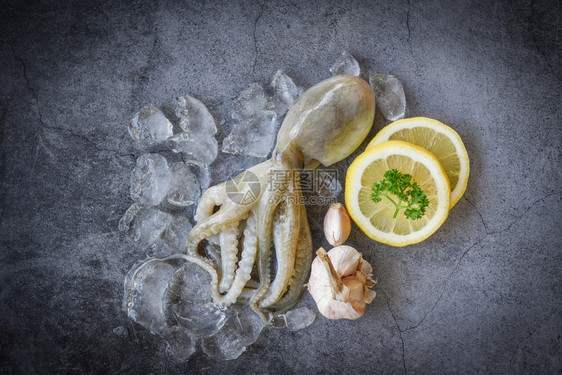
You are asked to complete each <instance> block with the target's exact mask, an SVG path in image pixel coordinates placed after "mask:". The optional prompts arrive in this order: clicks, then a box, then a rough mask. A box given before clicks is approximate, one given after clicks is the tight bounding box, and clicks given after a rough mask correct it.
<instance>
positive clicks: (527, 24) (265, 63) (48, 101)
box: [0, 0, 562, 374]
mask: <svg viewBox="0 0 562 375" xmlns="http://www.w3.org/2000/svg"><path fill="white" fill-rule="evenodd" d="M64 3H66V2H53V1H40V2H29V3H28V4H27V5H21V4H20V5H16V4H17V2H14V3H13V4H10V3H6V4H4V5H3V6H2V8H3V9H2V10H0V12H1V16H0V41H1V42H0V62H1V64H0V66H1V69H0V184H1V185H0V186H1V187H0V213H1V219H0V220H1V222H0V266H1V269H0V344H1V346H0V372H7V373H40V372H41V373H53V372H58V373H78V372H80V373H82V372H85V373H105V372H106V371H110V372H125V373H128V372H133V371H134V372H140V373H148V372H154V373H162V372H170V373H191V372H199V371H201V372H203V373H232V372H233V371H235V372H242V371H244V372H249V373H271V374H274V373H281V372H283V373H291V372H294V373H297V372H298V373H303V372H304V373H321V372H322V373H343V372H348V373H368V372H370V373H374V372H376V373H396V374H401V373H405V372H407V373H429V374H438V373H529V372H533V373H550V374H554V373H559V372H560V371H561V370H562V363H561V358H562V348H561V335H562V312H561V311H562V310H561V299H562V284H561V280H562V278H561V277H562V258H561V257H562V255H561V248H562V234H561V229H560V228H561V225H562V215H561V214H560V208H561V204H560V203H561V193H562V187H561V183H562V178H561V177H562V176H561V164H560V163H561V160H560V159H561V143H562V129H561V123H560V110H561V108H560V107H561V104H560V103H561V99H560V93H561V89H562V87H561V83H560V77H561V75H562V67H561V64H560V55H559V54H560V51H559V46H560V44H559V43H560V41H559V34H560V12H561V9H560V2H555V1H553V2H550V3H549V2H546V1H538V0H537V1H525V2H522V1H515V2H511V1H504V2H494V3H489V2H487V1H480V2H474V1H466V2H465V1H457V2H456V3H455V4H453V3H451V2H447V1H427V2H423V3H419V2H417V1H414V0H410V1H403V2H391V1H388V2H369V1H364V2H361V1H350V2H342V4H343V3H346V5H340V2H337V1H334V2H332V3H327V2H322V1H312V2H301V1H293V2H287V3H284V4H281V3H275V4H273V3H265V4H262V5H260V4H257V3H251V2H249V1H247V2H244V1H242V2H238V1H234V2H229V1H225V2H222V3H220V4H219V3H207V4H205V5H201V4H199V5H197V4H193V3H191V4H182V3H181V2H169V1H162V2H156V3H153V2H144V3H142V4H136V5H125V4H123V3H115V2H110V1H108V2H105V3H96V4H94V5H86V4H89V3H88V2H82V4H83V5H73V6H70V5H68V6H66V5H63V4H64ZM68 3H70V2H68ZM304 4H307V5H304ZM308 4H310V5H308ZM344 49H348V50H349V51H350V52H352V53H353V54H354V55H355V56H356V57H358V59H359V60H360V62H361V63H362V65H363V66H364V68H366V69H367V70H368V71H369V72H381V73H390V74H394V75H396V76H397V77H399V78H400V79H402V81H403V82H404V85H405V89H406V97H407V100H408V113H409V116H416V115H423V116H428V117H433V118H436V119H439V120H441V121H443V122H445V123H447V124H449V125H451V126H452V127H454V128H455V129H456V130H457V131H458V133H459V134H460V135H461V136H462V138H463V140H464V141H465V144H466V147H467V149H468V152H469V155H470V158H471V169H472V173H471V176H470V180H469V185H468V190H467V191H466V193H465V196H464V198H462V199H461V200H460V202H459V203H458V204H457V206H456V207H455V208H454V209H453V210H452V211H451V213H450V216H449V218H448V220H447V221H446V223H445V224H444V225H443V227H442V228H441V229H439V231H438V232H437V233H436V234H435V235H433V236H432V237H430V238H429V239H428V240H426V241H424V242H423V243H421V244H418V245H414V246H409V247H407V248H400V249H395V248H390V247H387V246H384V245H381V244H378V243H374V242H372V241H370V240H368V239H366V237H365V236H364V235H363V234H362V233H361V232H360V231H358V230H357V228H354V230H353V232H352V236H351V239H350V243H351V244H353V245H355V246H356V247H358V248H359V249H360V250H361V251H363V253H364V255H365V258H367V259H368V260H369V261H370V262H371V263H372V264H373V265H374V268H375V276H377V277H378V278H379V280H380V283H379V284H378V286H377V287H376V290H377V292H378V297H377V299H376V300H375V301H374V303H373V304H372V305H370V306H369V307H368V309H367V312H366V314H365V316H364V317H363V318H361V319H360V320H358V321H355V322H347V321H346V322H343V321H336V322H334V321H328V320H325V319H320V318H319V319H317V320H316V321H315V323H314V324H313V325H312V326H311V327H310V328H309V329H307V330H304V331H300V332H295V333H291V332H280V331H267V332H264V334H263V335H262V336H261V337H260V339H259V341H258V342H257V343H256V344H255V345H254V346H252V347H251V348H250V349H249V351H248V352H247V353H245V354H244V355H243V356H242V357H241V358H239V359H238V360H236V361H230V362H226V363H220V362H214V361H212V360H209V359H207V358H206V357H204V356H203V355H200V354H199V355H196V356H195V357H193V358H192V359H191V360H190V361H189V362H188V363H187V364H175V363H173V362H171V361H170V360H169V359H167V358H166V356H165V354H164V350H163V349H164V346H163V343H162V342H161V341H160V340H158V339H156V338H154V337H153V336H151V335H150V334H149V333H147V331H146V330H144V329H142V328H141V327H139V326H137V325H135V324H133V323H132V322H131V321H129V320H127V319H126V317H125V315H124V314H123V313H122V312H121V310H120V303H121V296H122V286H121V284H122V280H123V278H124V276H125V273H126V272H127V270H128V268H129V267H130V266H131V265H132V264H133V263H134V261H136V260H137V259H140V258H142V257H143V256H144V254H143V253H142V252H141V251H140V250H138V249H136V248H134V247H133V246H132V245H131V244H130V243H129V242H128V241H127V239H126V238H125V237H124V236H123V235H122V234H121V233H119V232H118V230H117V224H118V220H119V218H120V217H121V216H122V215H123V213H124V212H125V210H126V209H127V207H128V206H129V205H130V204H131V201H130V198H129V196H128V187H129V186H128V184H129V174H130V171H131V170H132V169H133V166H134V162H135V157H137V156H139V155H140V154H139V152H138V151H137V150H135V149H134V147H133V146H132V142H131V139H130V138H129V135H128V134H127V123H128V120H129V119H130V117H131V115H132V114H133V113H134V112H135V111H136V110H138V109H139V108H140V107H141V106H143V105H146V104H148V103H153V104H155V105H164V104H166V103H167V102H168V101H169V100H171V99H172V98H173V97H174V96H177V95H182V94H185V93H190V94H193V95H195V96H196V97H198V98H200V99H201V100H203V101H204V102H205V103H206V104H207V105H209V106H210V108H211V110H212V111H213V113H214V114H215V116H216V117H217V118H218V119H221V118H225V119H226V118H227V117H228V112H229V109H230V105H231V100H232V98H234V97H235V96H236V95H237V94H238V93H239V92H240V91H241V90H243V89H244V88H246V87H247V86H248V85H249V84H250V83H251V82H254V81H258V82H262V83H267V82H268V81H269V80H270V78H271V77H272V75H273V73H274V72H275V71H276V70H277V69H279V68H284V69H286V70H287V71H288V72H289V73H290V74H291V75H292V76H293V77H294V78H295V79H296V80H297V81H298V82H299V83H300V84H302V85H303V86H307V87H308V86H310V85H312V84H314V83H316V82H318V81H320V80H321V79H324V78H327V77H328V76H329V72H328V69H329V68H330V66H331V64H332V63H333V61H334V60H335V58H336V57H337V56H338V55H339V53H340V52H341V51H342V50H344ZM229 126H230V122H229V121H227V122H226V123H225V124H224V125H222V126H221V127H220V130H219V133H218V139H219V141H221V140H222V139H223V138H224V137H225V136H226V135H227V134H228V127H229ZM382 126H383V119H382V118H381V117H380V115H378V116H377V117H376V121H375V126H374V128H373V131H372V134H371V136H372V135H374V134H375V132H376V130H378V129H380V128H381V127H382ZM364 147H365V145H363V146H362V147H361V149H363V148H364ZM351 160H352V158H350V159H348V160H346V161H344V162H342V163H340V164H339V165H338V168H339V169H340V171H341V172H342V173H343V171H345V168H346V167H347V166H348V165H349V163H350V162H351ZM256 161H257V159H250V158H240V157H233V156H228V155H221V156H220V158H219V160H218V162H217V163H216V164H215V165H216V168H215V169H214V171H213V179H214V181H215V182H219V181H220V180H221V179H223V178H224V177H225V175H226V174H227V172H228V170H229V168H239V167H243V166H246V167H247V166H250V165H252V164H254V163H255V162H256ZM317 211H320V210H317ZM311 219H315V220H317V218H311ZM313 225H315V224H314V222H313ZM314 233H315V241H314V242H315V246H319V245H321V244H323V239H322V237H321V235H320V233H319V232H318V231H315V232H314ZM306 298H310V297H309V296H307V297H306ZM309 302H310V301H309ZM118 326H124V327H126V330H127V332H128V336H127V337H118V336H116V335H115V334H113V333H112V330H113V329H114V328H115V327H118Z"/></svg>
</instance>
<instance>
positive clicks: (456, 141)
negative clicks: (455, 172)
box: [365, 117, 470, 208]
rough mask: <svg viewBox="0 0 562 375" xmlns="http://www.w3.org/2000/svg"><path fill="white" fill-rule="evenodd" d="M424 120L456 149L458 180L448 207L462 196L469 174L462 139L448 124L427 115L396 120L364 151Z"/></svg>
mask: <svg viewBox="0 0 562 375" xmlns="http://www.w3.org/2000/svg"><path fill="white" fill-rule="evenodd" d="M424 122H426V123H433V124H434V125H435V126H436V127H437V129H435V127H431V128H432V129H434V130H438V131H440V132H441V133H443V134H445V135H446V136H447V137H448V138H449V139H451V141H452V142H453V145H454V146H455V149H456V151H457V155H458V156H459V161H460V165H461V168H460V171H459V180H458V182H457V186H455V189H454V190H453V191H451V203H450V205H451V206H450V208H453V206H454V205H455V204H457V202H458V201H459V200H460V199H461V198H462V196H463V195H464V192H465V191H466V188H467V186H468V177H469V175H470V160H469V158H468V152H467V151H466V147H465V145H464V143H463V141H462V138H461V137H460V135H459V134H458V133H457V132H456V131H455V130H454V129H453V128H451V127H450V126H448V125H445V124H443V123H442V122H440V121H437V120H434V119H431V118H428V117H411V118H406V119H401V120H397V121H394V122H392V123H390V124H388V125H387V126H385V127H384V128H382V129H381V130H380V131H379V132H378V133H377V135H376V136H375V137H374V138H373V139H372V140H371V142H369V144H368V145H367V148H366V149H365V151H367V150H369V149H370V148H371V147H373V146H375V145H377V144H381V143H382V142H387V141H388V140H389V138H390V136H391V135H392V134H394V133H396V132H397V131H400V130H402V129H411V128H415V127H419V126H424ZM418 147H419V146H418ZM430 152H431V151H430Z"/></svg>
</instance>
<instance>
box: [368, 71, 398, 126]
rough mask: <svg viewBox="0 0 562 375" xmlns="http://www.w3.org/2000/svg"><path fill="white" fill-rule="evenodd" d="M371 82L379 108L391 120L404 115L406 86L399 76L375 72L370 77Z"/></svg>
mask: <svg viewBox="0 0 562 375" xmlns="http://www.w3.org/2000/svg"><path fill="white" fill-rule="evenodd" d="M369 83H370V84H371V87H372V88H373V91H374V92H375V98H376V102H377V108H378V109H380V111H381V112H382V114H383V116H384V117H385V118H386V119H387V120H389V121H396V120H398V119H401V118H403V117H404V113H405V112H406V96H405V95H404V86H402V82H400V80H399V79H398V78H396V77H395V76H393V75H390V74H388V75H387V74H375V75H374V76H371V77H369Z"/></svg>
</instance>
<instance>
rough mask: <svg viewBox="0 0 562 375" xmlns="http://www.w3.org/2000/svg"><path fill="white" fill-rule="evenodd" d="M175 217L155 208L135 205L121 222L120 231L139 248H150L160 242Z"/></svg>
mask: <svg viewBox="0 0 562 375" xmlns="http://www.w3.org/2000/svg"><path fill="white" fill-rule="evenodd" d="M172 220H173V216H172V215H170V214H168V213H165V212H162V211H160V210H158V209H157V208H155V207H152V206H148V205H143V204H139V203H134V204H133V205H131V207H129V209H128V210H127V212H125V215H123V217H122V218H121V220H120V221H119V230H120V231H122V232H124V233H125V235H126V236H127V237H129V239H130V240H131V241H132V242H133V243H134V244H135V245H136V246H138V247H141V248H148V247H149V246H151V245H152V244H154V243H156V242H157V241H159V240H160V236H161V235H162V233H164V231H166V229H167V227H168V225H169V224H170V223H171V222H172Z"/></svg>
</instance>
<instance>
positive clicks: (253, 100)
mask: <svg viewBox="0 0 562 375" xmlns="http://www.w3.org/2000/svg"><path fill="white" fill-rule="evenodd" d="M268 99H269V97H268V95H267V94H266V93H265V90H264V89H263V86H262V85H261V84H259V83H252V84H251V85H250V87H248V88H247V89H246V90H244V91H242V92H241V93H240V95H239V96H238V97H237V98H236V99H234V111H233V112H232V118H233V119H234V120H237V121H244V120H247V119H249V118H252V117H255V116H256V115H259V114H260V113H261V112H262V111H263V110H265V109H266V106H267V103H268Z"/></svg>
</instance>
